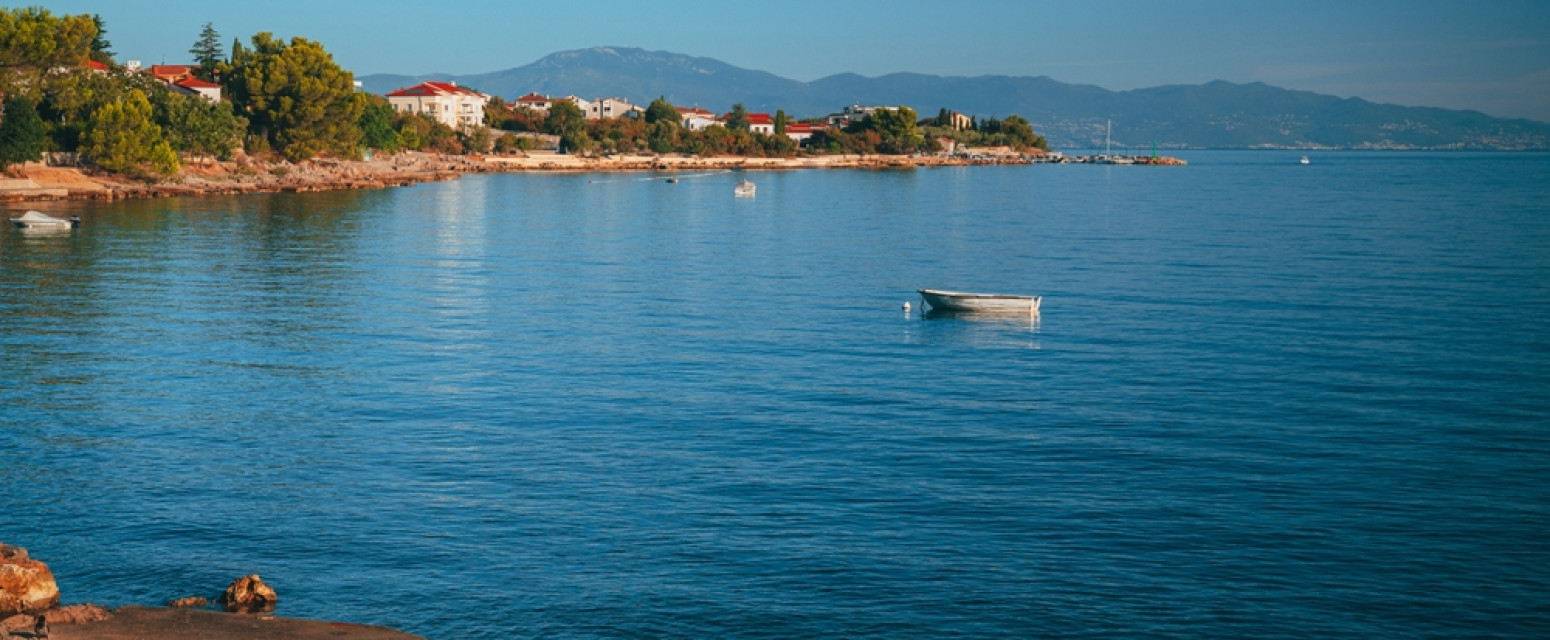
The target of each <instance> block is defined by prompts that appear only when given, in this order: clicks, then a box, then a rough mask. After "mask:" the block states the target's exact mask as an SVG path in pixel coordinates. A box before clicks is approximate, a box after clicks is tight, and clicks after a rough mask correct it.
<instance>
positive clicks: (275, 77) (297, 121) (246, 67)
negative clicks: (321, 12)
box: [223, 32, 365, 161]
mask: <svg viewBox="0 0 1550 640" xmlns="http://www.w3.org/2000/svg"><path fill="white" fill-rule="evenodd" d="M252 43H253V48H252V50H248V49H240V50H234V51H232V56H231V62H230V63H229V64H227V65H226V69H225V76H224V78H223V84H224V85H225V87H226V89H227V91H228V92H229V93H228V95H229V96H230V97H231V101H232V106H233V107H234V108H235V109H236V110H237V111H238V112H239V113H248V114H250V115H249V117H250V120H251V123H250V126H251V127H252V128H253V130H254V131H253V132H254V133H256V134H259V135H262V136H264V137H265V138H267V139H268V142H269V144H270V146H271V147H272V148H273V149H274V150H275V151H278V152H280V153H282V154H284V155H285V157H286V158H288V159H290V160H293V161H294V160H303V159H306V158H311V157H313V156H315V155H317V154H319V153H325V152H326V153H329V154H332V155H334V156H337V157H341V158H354V157H357V155H358V154H359V145H360V141H361V130H360V128H359V127H357V125H356V122H357V121H358V120H360V117H361V114H362V112H363V111H364V110H365V105H364V104H363V103H362V102H361V101H359V100H356V99H355V86H354V77H353V76H352V75H351V74H350V72H348V71H345V70H344V69H341V68H340V67H339V65H338V64H335V63H334V59H333V56H331V55H329V53H328V52H327V51H324V50H323V46H322V45H320V44H318V43H316V42H312V41H310V40H307V39H306V38H291V41H290V43H289V44H287V43H285V42H283V41H281V40H278V39H276V38H275V37H274V36H273V35H272V34H269V33H267V32H264V33H259V34H257V35H254V36H253V38H252Z"/></svg>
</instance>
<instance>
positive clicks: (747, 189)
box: [732, 180, 754, 198]
mask: <svg viewBox="0 0 1550 640" xmlns="http://www.w3.org/2000/svg"><path fill="white" fill-rule="evenodd" d="M753 194H754V185H753V183H752V182H750V181H748V180H743V182H742V183H741V184H738V185H737V187H735V188H733V189H732V195H735V196H737V197H739V198H752V197H753Z"/></svg>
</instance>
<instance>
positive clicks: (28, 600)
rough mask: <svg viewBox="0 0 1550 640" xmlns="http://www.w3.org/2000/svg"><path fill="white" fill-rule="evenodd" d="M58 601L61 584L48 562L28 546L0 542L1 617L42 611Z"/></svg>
mask: <svg viewBox="0 0 1550 640" xmlns="http://www.w3.org/2000/svg"><path fill="white" fill-rule="evenodd" d="M56 604H59V585H57V584H55V583H54V573H53V572H51V571H49V570H48V565H46V564H43V563H42V562H39V561H37V560H33V559H31V558H29V557H27V550H26V549H23V548H21V547H13V546H11V545H8V544H4V543H0V617H9V616H12V615H15V614H19V613H33V612H41V611H43V610H44V609H48V608H49V607H52V606H54V605H56Z"/></svg>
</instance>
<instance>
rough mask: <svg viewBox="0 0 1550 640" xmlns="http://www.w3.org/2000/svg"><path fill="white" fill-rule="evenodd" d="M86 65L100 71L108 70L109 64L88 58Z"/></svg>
mask: <svg viewBox="0 0 1550 640" xmlns="http://www.w3.org/2000/svg"><path fill="white" fill-rule="evenodd" d="M86 67H87V68H89V69H96V70H98V71H107V70H108V65H105V64H103V63H101V62H98V61H96V60H87V61H86Z"/></svg>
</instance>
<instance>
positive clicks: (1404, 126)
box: [357, 47, 1550, 150]
mask: <svg viewBox="0 0 1550 640" xmlns="http://www.w3.org/2000/svg"><path fill="white" fill-rule="evenodd" d="M357 79H358V80H360V81H361V83H362V88H364V89H365V90H366V91H369V92H372V93H379V94H382V93H387V92H390V91H393V90H394V89H397V88H400V87H406V86H410V85H414V84H418V83H419V82H422V81H425V80H438V81H451V82H456V83H458V84H459V85H463V86H468V87H472V88H474V89H477V90H479V91H481V92H484V93H486V94H490V95H496V96H501V97H503V98H504V99H506V100H508V101H510V100H513V99H515V98H517V97H520V96H522V95H524V94H527V93H529V92H537V93H541V94H546V95H553V96H564V95H576V96H580V97H583V98H587V99H595V98H600V97H619V98H625V99H627V100H629V101H631V102H634V103H636V104H641V105H644V104H646V103H648V102H650V101H651V100H652V99H654V98H656V97H658V96H662V97H664V98H666V99H667V100H668V101H669V102H672V103H673V104H675V105H678V106H701V107H705V108H707V109H710V110H712V111H718V112H725V111H727V110H729V109H730V108H731V106H732V105H733V104H734V103H742V104H743V105H744V106H745V107H747V109H748V110H749V111H754V112H761V111H762V112H769V113H773V112H775V110H777V109H783V110H785V112H786V113H787V114H789V115H791V116H793V117H798V118H801V117H816V116H822V115H825V114H828V113H832V112H836V111H839V110H840V109H841V108H842V107H844V106H845V105H849V104H886V105H900V104H902V105H908V106H910V107H911V108H913V109H915V111H917V112H918V113H920V114H921V116H922V117H928V116H934V115H936V113H937V112H938V110H939V109H942V108H946V109H949V110H952V111H957V112H960V113H964V114H969V115H975V116H979V117H982V118H983V117H998V118H1001V117H1006V116H1007V115H1009V114H1014V113H1015V114H1018V115H1021V116H1023V117H1025V118H1027V119H1028V120H1029V122H1031V123H1033V127H1034V130H1035V131H1037V132H1039V133H1040V134H1041V135H1043V136H1045V138H1046V139H1048V140H1049V143H1050V146H1052V147H1055V148H1096V147H1101V146H1103V144H1104V140H1105V134H1106V133H1107V132H1108V131H1109V127H1110V126H1112V134H1111V135H1112V139H1113V144H1114V146H1116V147H1119V148H1126V147H1130V148H1150V147H1152V146H1153V145H1156V146H1157V147H1158V148H1165V149H1181V148H1221V149H1243V148H1308V149H1315V148H1333V149H1486V150H1530V149H1550V123H1544V122H1538V121H1534V120H1523V119H1508V118H1496V117H1492V116H1489V115H1486V114H1484V113H1481V112H1479V111H1463V110H1456V109H1439V108H1431V107H1407V106H1399V105H1391V104H1379V103H1374V102H1369V101H1367V100H1363V99H1361V98H1340V97H1336V96H1330V95H1321V94H1317V93H1312V92H1307V91H1295V90H1290V89H1283V88H1279V87H1273V86H1270V85H1267V84H1264V83H1259V82H1251V83H1247V84H1235V83H1231V82H1225V81H1220V80H1218V81H1214V82H1208V83H1205V84H1199V85H1167V86H1159V87H1150V88H1145V89H1134V90H1130V91H1110V90H1108V89H1104V88H1102V87H1097V86H1093V85H1084V84H1068V83H1064V82H1060V81H1057V80H1053V79H1051V78H1049V77H1046V76H1037V77H1024V76H976V77H961V76H935V75H925V74H918V73H894V74H889V75H885V76H880V77H876V78H868V77H864V76H860V75H856V74H853V73H842V74H838V75H832V76H828V77H825V78H821V79H818V80H814V81H812V82H801V81H797V80H791V79H789V78H782V77H780V76H777V75H774V74H772V73H768V72H765V71H756V70H750V69H743V68H741V67H736V66H733V65H730V64H727V63H725V62H722V61H720V60H716V59H713V58H701V57H693V56H687V55H682V54H677V53H669V52H665V51H647V50H644V49H635V48H624V47H596V48H592V49H579V50H575V51H562V52H559V53H554V54H550V55H548V56H545V57H544V58H542V59H540V60H538V61H536V62H533V63H532V64H528V65H524V66H520V67H515V68H512V69H506V70H504V71H495V72H492V73H482V74H472V75H449V74H431V75H424V76H408V75H392V74H375V75H368V76H362V77H360V78H357ZM1110 123H1112V125H1110Z"/></svg>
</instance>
